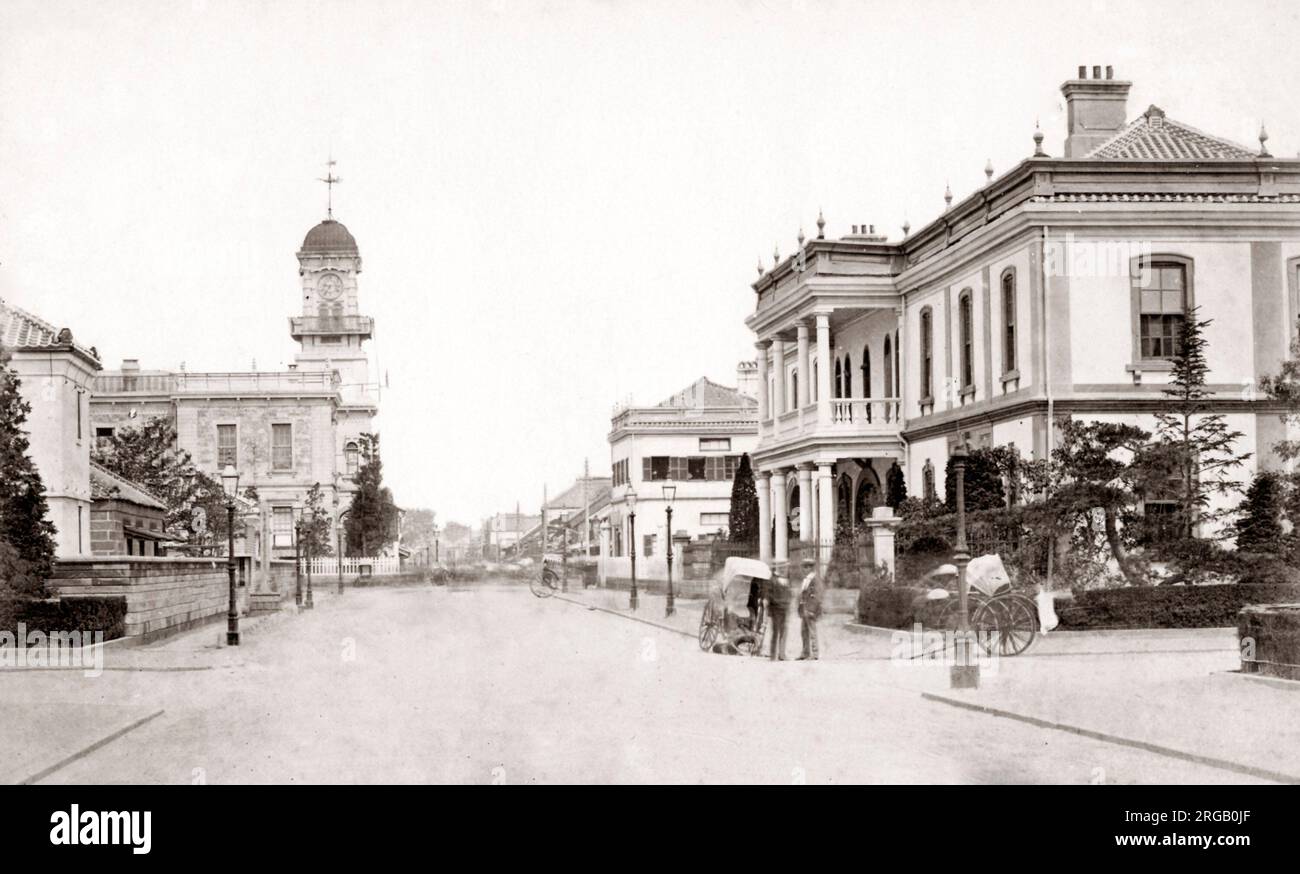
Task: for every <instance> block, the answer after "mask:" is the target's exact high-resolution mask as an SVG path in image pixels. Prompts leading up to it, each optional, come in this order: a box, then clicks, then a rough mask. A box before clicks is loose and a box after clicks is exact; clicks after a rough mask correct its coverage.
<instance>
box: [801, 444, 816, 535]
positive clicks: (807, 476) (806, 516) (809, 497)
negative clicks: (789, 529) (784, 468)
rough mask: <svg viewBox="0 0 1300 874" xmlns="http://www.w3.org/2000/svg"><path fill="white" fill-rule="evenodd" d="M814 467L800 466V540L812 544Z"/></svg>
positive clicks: (805, 464)
mask: <svg viewBox="0 0 1300 874" xmlns="http://www.w3.org/2000/svg"><path fill="white" fill-rule="evenodd" d="M812 472H813V466H812V465H811V464H809V463H807V462H805V463H803V464H800V465H799V539H800V540H802V541H803V542H804V543H812V542H813V537H814V536H815V535H814V534H813V531H814V528H813V484H812V480H813V477H812Z"/></svg>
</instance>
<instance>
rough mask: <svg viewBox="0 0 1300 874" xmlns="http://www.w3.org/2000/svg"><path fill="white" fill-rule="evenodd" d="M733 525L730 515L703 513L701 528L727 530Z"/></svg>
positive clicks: (701, 515)
mask: <svg viewBox="0 0 1300 874" xmlns="http://www.w3.org/2000/svg"><path fill="white" fill-rule="evenodd" d="M730 524H731V514H730V513H701V514H700V527H701V528H726V527H727V526H728V525H730Z"/></svg>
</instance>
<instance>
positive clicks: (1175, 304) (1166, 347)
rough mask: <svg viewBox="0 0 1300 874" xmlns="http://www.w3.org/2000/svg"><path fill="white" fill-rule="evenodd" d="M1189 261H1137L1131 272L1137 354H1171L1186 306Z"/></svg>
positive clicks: (1150, 357)
mask: <svg viewBox="0 0 1300 874" xmlns="http://www.w3.org/2000/svg"><path fill="white" fill-rule="evenodd" d="M1187 268H1188V264H1184V263H1178V262H1176V261H1157V260H1152V261H1150V262H1147V263H1139V264H1138V267H1137V270H1136V271H1135V275H1134V276H1133V296H1134V299H1135V301H1136V304H1137V311H1138V356H1139V358H1140V360H1143V361H1150V360H1157V359H1166V358H1172V357H1173V356H1174V355H1175V354H1176V353H1177V347H1178V338H1179V337H1180V336H1181V335H1182V332H1183V323H1184V321H1185V319H1186V317H1187V310H1188V308H1189V307H1188V304H1189V300H1188V284H1189V283H1188V269H1187Z"/></svg>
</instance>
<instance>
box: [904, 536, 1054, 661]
mask: <svg viewBox="0 0 1300 874" xmlns="http://www.w3.org/2000/svg"><path fill="white" fill-rule="evenodd" d="M926 576H927V578H928V579H930V580H931V581H933V582H936V583H940V584H941V585H943V586H944V587H943V588H936V589H932V590H931V591H930V592H929V594H927V595H925V596H923V598H924V599H925V600H927V601H929V602H930V603H931V605H932V608H931V609H932V611H933V612H931V614H930V615H931V616H934V617H936V618H935V620H934V621H935V624H936V625H937V626H938V627H939V628H940V629H945V630H948V631H952V630H955V629H956V628H957V627H958V626H959V623H960V621H961V606H960V601H959V599H958V596H957V593H956V591H955V589H956V583H957V568H956V567H955V566H953V565H951V564H943V565H939V567H937V568H935V569H934V570H932V571H930V573H929V574H927V575H926ZM966 583H967V585H968V587H969V594H968V596H967V610H968V611H969V619H968V622H969V625H970V628H971V630H972V631H974V632H975V634H976V638H977V639H978V640H979V641H980V644H981V646H983V648H984V650H985V651H986V652H987V653H989V655H993V653H994V650H995V649H996V650H997V653H998V654H999V655H1004V656H1016V655H1020V654H1021V653H1022V652H1024V651H1025V650H1027V649H1029V646H1030V644H1032V643H1033V642H1034V638H1035V637H1036V636H1037V635H1038V631H1039V627H1040V626H1039V618H1038V604H1037V603H1036V602H1035V600H1034V599H1033V598H1030V597H1029V596H1027V595H1023V594H1021V593H1019V592H1016V591H1014V590H1013V589H1012V588H1011V578H1010V577H1009V576H1008V575H1007V569H1006V567H1005V566H1004V565H1003V564H1002V559H1001V558H1000V557H999V556H997V555H992V554H991V555H982V556H979V557H978V558H974V559H971V561H970V564H969V565H968V566H967V568H966ZM1049 603H1050V602H1049Z"/></svg>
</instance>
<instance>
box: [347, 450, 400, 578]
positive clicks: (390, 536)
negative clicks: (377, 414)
mask: <svg viewBox="0 0 1300 874" xmlns="http://www.w3.org/2000/svg"><path fill="white" fill-rule="evenodd" d="M357 446H358V451H359V453H360V456H361V466H360V467H359V468H358V469H357V473H356V476H354V477H353V482H355V483H356V484H357V491H356V492H355V493H354V494H353V496H352V506H351V508H350V509H349V511H348V515H347V523H346V524H345V526H344V532H345V534H346V536H347V546H346V550H347V554H348V555H353V556H367V555H374V554H375V553H377V552H379V551H380V550H381V549H383V548H384V547H385V546H387V545H388V544H390V543H392V542H393V541H394V540H396V539H397V505H396V504H395V503H393V493H392V492H391V491H389V489H388V488H387V487H386V486H385V485H384V466H383V462H382V461H381V460H380V458H379V435H378V434H362V435H361V436H360V437H359V438H358V440H357Z"/></svg>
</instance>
